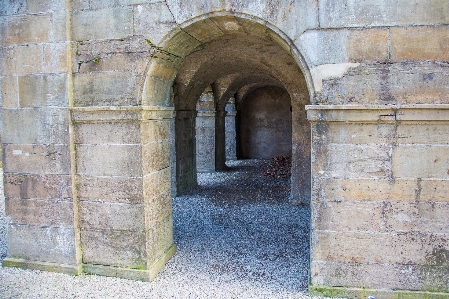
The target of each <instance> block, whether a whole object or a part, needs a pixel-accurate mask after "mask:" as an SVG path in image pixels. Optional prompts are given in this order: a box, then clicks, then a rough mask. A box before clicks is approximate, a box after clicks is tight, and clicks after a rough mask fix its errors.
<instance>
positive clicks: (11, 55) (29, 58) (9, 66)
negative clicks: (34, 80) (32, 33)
mask: <svg viewBox="0 0 449 299" xmlns="http://www.w3.org/2000/svg"><path fill="white" fill-rule="evenodd" d="M2 52H3V59H2V74H3V75H28V74H36V73H40V72H41V69H42V52H43V46H42V45H41V44H28V45H23V46H15V47H7V48H4V49H3V51H2Z"/></svg>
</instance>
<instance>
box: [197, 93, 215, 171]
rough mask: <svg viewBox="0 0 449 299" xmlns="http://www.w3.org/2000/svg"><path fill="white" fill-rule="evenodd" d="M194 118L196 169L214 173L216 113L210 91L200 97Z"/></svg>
mask: <svg viewBox="0 0 449 299" xmlns="http://www.w3.org/2000/svg"><path fill="white" fill-rule="evenodd" d="M197 111H198V114H197V117H196V169H197V171H198V172H215V170H216V165H215V151H216V141H215V138H216V136H215V132H216V125H217V124H216V121H215V117H216V113H215V105H214V94H213V93H212V91H209V92H205V93H203V94H202V95H201V97H200V99H199V100H198V103H197Z"/></svg>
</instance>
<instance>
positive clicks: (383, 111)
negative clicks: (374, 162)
mask: <svg viewBox="0 0 449 299" xmlns="http://www.w3.org/2000/svg"><path fill="white" fill-rule="evenodd" d="M306 110H307V119H308V120H309V121H311V122H316V121H327V122H375V123H377V122H398V121H400V122H405V121H412V122H429V121H446V122H449V105H448V104H435V105H433V104H413V105H372V106H370V105H307V106H306Z"/></svg>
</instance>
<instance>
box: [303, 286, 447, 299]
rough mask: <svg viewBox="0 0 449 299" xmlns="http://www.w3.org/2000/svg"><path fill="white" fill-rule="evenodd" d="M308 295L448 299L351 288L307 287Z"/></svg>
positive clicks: (423, 293)
mask: <svg viewBox="0 0 449 299" xmlns="http://www.w3.org/2000/svg"><path fill="white" fill-rule="evenodd" d="M309 294H310V295H312V296H324V297H332V298H334V297H335V298H336V297H338V298H371V297H373V298H414V299H427V298H433V299H448V298H449V293H442V292H426V291H409V290H388V289H365V288H353V287H329V286H319V285H309Z"/></svg>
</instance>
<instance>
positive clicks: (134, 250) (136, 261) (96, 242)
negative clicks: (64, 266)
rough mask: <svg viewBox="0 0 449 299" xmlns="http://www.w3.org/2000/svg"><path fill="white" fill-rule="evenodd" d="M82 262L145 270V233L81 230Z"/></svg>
mask: <svg viewBox="0 0 449 299" xmlns="http://www.w3.org/2000/svg"><path fill="white" fill-rule="evenodd" d="M81 248H82V251H83V262H84V263H88V264H101V265H110V266H117V267H126V268H140V269H142V268H143V269H144V268H146V248H145V233H144V232H130V231H124V230H81Z"/></svg>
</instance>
